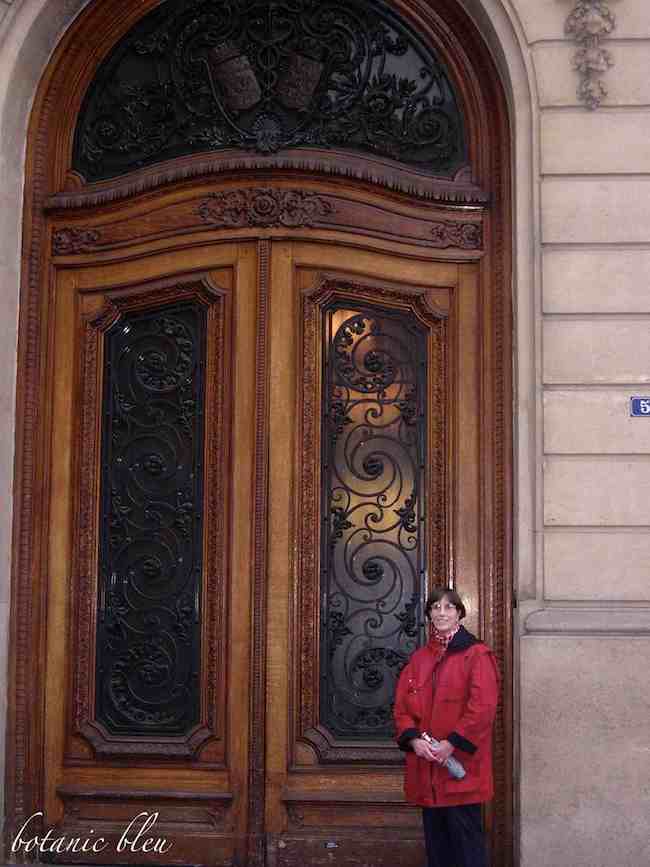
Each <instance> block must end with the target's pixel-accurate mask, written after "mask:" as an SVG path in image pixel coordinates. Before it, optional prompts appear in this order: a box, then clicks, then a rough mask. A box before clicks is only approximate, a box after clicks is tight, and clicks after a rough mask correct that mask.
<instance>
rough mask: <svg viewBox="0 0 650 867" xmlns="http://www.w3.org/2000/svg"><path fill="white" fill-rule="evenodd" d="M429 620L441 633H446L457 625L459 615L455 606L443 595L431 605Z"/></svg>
mask: <svg viewBox="0 0 650 867" xmlns="http://www.w3.org/2000/svg"><path fill="white" fill-rule="evenodd" d="M430 617H431V622H432V623H433V625H434V626H435V628H436V629H437V630H438V632H440V633H442V635H448V634H449V633H450V632H453V630H454V629H455V628H456V627H457V626H458V623H459V622H460V615H459V614H458V609H457V608H456V606H455V605H454V604H453V603H452V602H450V601H449V599H447V597H446V596H443V597H442V599H440V600H439V601H438V602H434V603H433V605H432V606H431V614H430Z"/></svg>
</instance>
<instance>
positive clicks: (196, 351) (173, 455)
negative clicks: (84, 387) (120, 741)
mask: <svg viewBox="0 0 650 867" xmlns="http://www.w3.org/2000/svg"><path fill="white" fill-rule="evenodd" d="M205 331H206V322H205V312H204V310H203V309H202V308H201V307H200V306H199V305H196V304H189V303H184V304H178V305H176V306H169V307H165V308H159V309H157V310H155V311H151V312H145V313H133V314H127V315H126V316H124V317H123V318H121V319H120V320H119V322H118V323H116V324H115V325H114V326H113V327H112V328H111V329H110V330H109V332H107V335H106V339H105V352H104V359H105V360H104V399H103V400H104V402H103V413H102V415H103V430H102V473H101V511H100V576H99V614H98V625H97V689H96V696H97V698H96V702H97V707H96V714H97V720H98V721H99V722H101V723H102V724H103V725H104V726H105V727H106V728H107V730H108V731H109V732H111V733H114V734H129V735H142V734H147V735H151V734H161V735H174V734H182V733H185V732H186V731H187V730H188V729H189V728H190V727H191V726H193V725H195V724H196V723H197V722H198V721H199V712H200V707H199V701H200V696H199V692H198V677H199V665H200V650H201V648H200V631H199V623H200V590H201V566H202V524H203V522H202V515H201V503H202V466H201V464H202V454H203V438H204V431H203V404H204V384H203V370H204V357H205V339H206V338H205Z"/></svg>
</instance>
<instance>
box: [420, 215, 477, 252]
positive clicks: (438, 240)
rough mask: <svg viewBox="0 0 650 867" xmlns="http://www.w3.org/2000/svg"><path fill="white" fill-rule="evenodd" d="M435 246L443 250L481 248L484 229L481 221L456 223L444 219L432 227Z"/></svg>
mask: <svg viewBox="0 0 650 867" xmlns="http://www.w3.org/2000/svg"><path fill="white" fill-rule="evenodd" d="M431 237H432V239H433V246H434V247H438V248H440V249H441V250H442V249H445V248H446V247H458V248H459V249H460V250H480V249H481V248H482V246H483V230H482V226H481V224H480V223H456V222H452V221H450V220H444V221H440V222H437V223H434V224H433V227H432V228H431Z"/></svg>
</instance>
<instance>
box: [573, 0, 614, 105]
mask: <svg viewBox="0 0 650 867" xmlns="http://www.w3.org/2000/svg"><path fill="white" fill-rule="evenodd" d="M615 26H616V18H615V17H614V15H613V14H612V13H611V12H610V10H609V6H608V5H607V3H606V2H604V0H577V2H576V3H575V6H574V8H573V11H572V12H571V13H570V15H569V17H568V18H567V20H566V22H565V25H564V30H565V32H566V33H567V34H568V35H569V36H572V37H573V40H574V42H576V44H577V45H578V48H577V49H576V51H575V54H574V55H573V68H574V69H576V70H577V72H578V74H579V76H580V82H579V84H578V99H579V100H580V101H581V102H584V103H586V104H587V106H588V107H589V108H590V109H596V108H598V107H599V106H600V104H601V102H602V101H603V99H604V98H605V97H606V96H607V88H606V86H605V84H604V82H603V81H602V75H603V74H604V73H605V72H607V70H608V69H609V68H610V66H613V65H614V60H613V58H612V55H611V53H610V52H609V51H608V50H607V49H606V48H603V47H602V45H601V42H602V40H603V39H605V38H606V37H607V36H609V35H610V34H611V33H612V31H613V30H614V28H615Z"/></svg>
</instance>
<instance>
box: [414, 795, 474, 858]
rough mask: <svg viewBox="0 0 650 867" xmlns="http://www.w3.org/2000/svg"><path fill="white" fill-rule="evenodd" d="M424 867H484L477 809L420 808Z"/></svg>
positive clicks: (462, 806) (468, 806)
mask: <svg viewBox="0 0 650 867" xmlns="http://www.w3.org/2000/svg"><path fill="white" fill-rule="evenodd" d="M422 822H423V824H424V841H425V843H426V847H427V867H488V859H487V851H486V848H485V840H484V839H483V826H482V824H481V805H480V804H463V805H461V806H458V807H423V808H422Z"/></svg>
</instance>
